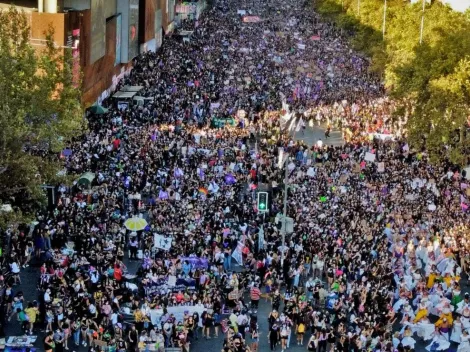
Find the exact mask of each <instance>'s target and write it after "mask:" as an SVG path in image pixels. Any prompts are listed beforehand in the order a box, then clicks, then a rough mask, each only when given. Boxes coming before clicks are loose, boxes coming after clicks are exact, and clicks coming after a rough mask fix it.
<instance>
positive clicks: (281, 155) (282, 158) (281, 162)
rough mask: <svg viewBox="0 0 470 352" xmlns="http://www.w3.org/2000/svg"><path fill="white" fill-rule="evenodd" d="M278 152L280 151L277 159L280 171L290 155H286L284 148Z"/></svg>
mask: <svg viewBox="0 0 470 352" xmlns="http://www.w3.org/2000/svg"><path fill="white" fill-rule="evenodd" d="M278 150H279V157H278V159H277V167H278V168H279V169H282V167H283V166H284V163H285V162H286V160H287V157H288V156H289V155H288V154H287V153H284V148H279V149H278Z"/></svg>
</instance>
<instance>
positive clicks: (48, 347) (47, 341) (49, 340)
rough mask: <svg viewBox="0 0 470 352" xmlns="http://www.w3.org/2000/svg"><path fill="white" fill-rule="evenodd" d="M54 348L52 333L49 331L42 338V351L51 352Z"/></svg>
mask: <svg viewBox="0 0 470 352" xmlns="http://www.w3.org/2000/svg"><path fill="white" fill-rule="evenodd" d="M54 348H55V343H54V332H53V331H49V332H48V333H47V335H46V337H45V338H44V350H45V351H46V352H53V351H54Z"/></svg>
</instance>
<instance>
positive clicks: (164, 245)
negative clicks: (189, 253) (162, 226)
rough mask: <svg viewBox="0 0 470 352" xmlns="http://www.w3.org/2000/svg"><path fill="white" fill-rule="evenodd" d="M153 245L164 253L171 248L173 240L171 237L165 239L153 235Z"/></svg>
mask: <svg viewBox="0 0 470 352" xmlns="http://www.w3.org/2000/svg"><path fill="white" fill-rule="evenodd" d="M153 238H154V245H155V247H157V248H159V249H163V250H164V251H169V250H170V248H171V242H172V241H173V239H172V238H171V237H165V236H162V235H159V234H154V237H153Z"/></svg>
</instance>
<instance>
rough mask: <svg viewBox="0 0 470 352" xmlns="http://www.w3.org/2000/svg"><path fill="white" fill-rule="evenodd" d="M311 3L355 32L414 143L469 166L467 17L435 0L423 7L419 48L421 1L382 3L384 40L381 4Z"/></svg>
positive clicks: (352, 0) (362, 0)
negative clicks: (404, 118)
mask: <svg viewBox="0 0 470 352" xmlns="http://www.w3.org/2000/svg"><path fill="white" fill-rule="evenodd" d="M316 4H317V5H316V6H317V11H318V12H320V13H321V14H323V15H324V16H327V17H329V18H331V19H333V20H335V21H336V22H337V24H338V25H339V26H341V27H342V28H344V29H345V30H347V31H349V32H350V33H351V34H353V35H352V39H351V42H352V44H353V45H354V46H355V48H356V49H358V50H360V51H363V52H364V53H366V54H367V55H369V56H370V57H371V58H372V69H373V70H374V71H375V72H376V73H378V74H380V75H381V76H382V77H384V83H385V85H386V87H387V89H388V91H389V93H390V94H391V95H392V96H393V97H394V98H395V99H397V100H398V101H399V102H401V103H402V104H403V107H404V108H407V110H408V113H409V116H410V118H409V123H408V130H409V137H410V140H411V142H412V144H414V145H415V146H417V147H421V146H423V144H424V146H426V148H427V149H428V151H429V152H430V153H431V156H432V157H433V158H434V159H437V158H438V157H441V158H442V156H443V155H444V154H443V151H444V150H447V151H448V156H449V157H450V158H451V160H452V161H454V162H456V163H459V164H468V163H469V160H468V154H469V153H468V146H467V137H466V133H465V128H466V126H468V123H467V122H468V121H467V117H468V116H469V111H470V100H469V97H468V91H470V84H469V80H468V76H469V74H470V73H469V72H470V71H469V70H470V67H469V64H468V56H467V55H469V53H470V35H469V33H470V11H467V12H466V13H465V14H462V13H458V12H455V11H452V9H451V8H450V7H448V6H446V5H443V4H442V3H440V2H438V1H433V2H432V4H431V5H429V4H428V5H426V7H425V12H424V14H425V16H424V30H423V42H422V43H421V44H420V27H421V18H422V14H423V12H422V5H421V4H420V3H417V4H414V5H411V4H409V3H408V2H404V1H403V0H387V12H386V32H385V37H383V35H382V29H383V15H384V0H359V1H358V0H319V1H318V2H317V3H316ZM358 4H360V6H358ZM465 77H467V79H466V78H465ZM456 81H458V82H459V83H456ZM410 102H411V103H410ZM456 135H457V137H456Z"/></svg>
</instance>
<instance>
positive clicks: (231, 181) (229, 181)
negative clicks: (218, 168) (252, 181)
mask: <svg viewBox="0 0 470 352" xmlns="http://www.w3.org/2000/svg"><path fill="white" fill-rule="evenodd" d="M235 182H237V180H236V179H235V177H234V176H233V175H232V174H227V175H226V176H225V183H226V184H227V185H233V184H234V183H235Z"/></svg>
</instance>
